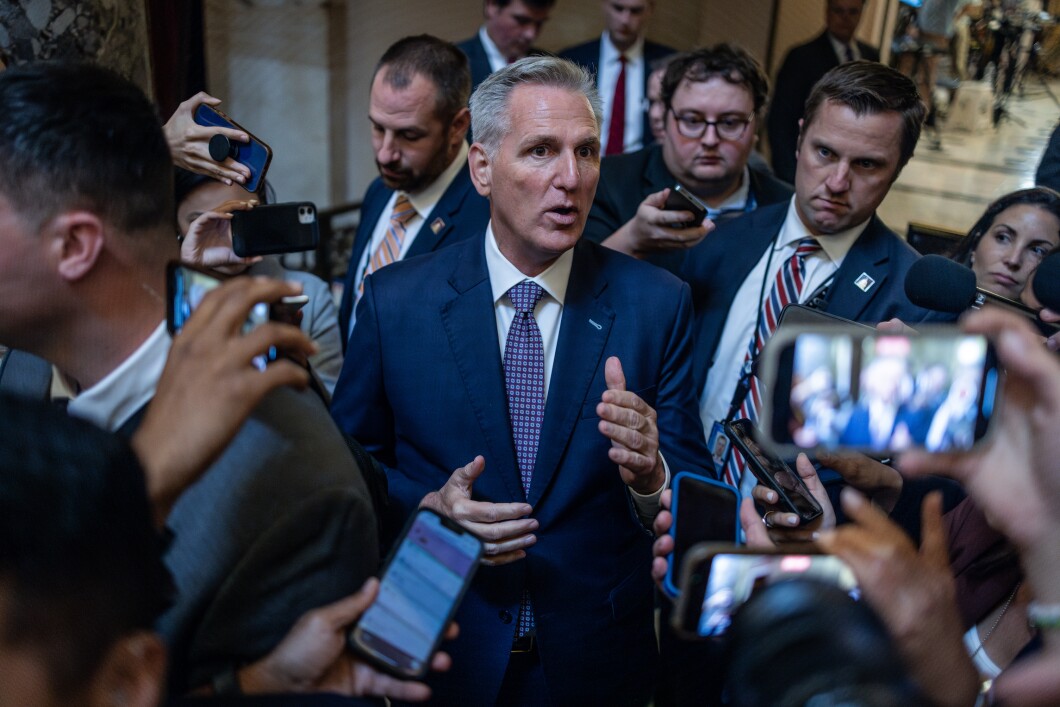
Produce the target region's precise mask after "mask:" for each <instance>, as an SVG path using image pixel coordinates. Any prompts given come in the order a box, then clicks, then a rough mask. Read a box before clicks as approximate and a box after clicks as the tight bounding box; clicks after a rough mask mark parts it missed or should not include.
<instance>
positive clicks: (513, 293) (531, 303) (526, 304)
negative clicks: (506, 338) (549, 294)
mask: <svg viewBox="0 0 1060 707" xmlns="http://www.w3.org/2000/svg"><path fill="white" fill-rule="evenodd" d="M543 294H545V290H544V289H543V288H542V287H541V285H539V284H537V283H536V282H534V281H533V280H523V281H522V282H520V283H519V284H518V285H516V286H515V287H513V288H512V289H510V290H508V297H509V298H510V299H511V300H512V305H513V306H514V307H515V311H516V312H518V313H519V314H522V315H523V316H527V315H531V314H533V313H534V307H536V306H537V301H538V300H539V299H541V295H543Z"/></svg>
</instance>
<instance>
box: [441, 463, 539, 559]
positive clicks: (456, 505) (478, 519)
mask: <svg viewBox="0 0 1060 707" xmlns="http://www.w3.org/2000/svg"><path fill="white" fill-rule="evenodd" d="M485 468H486V460H485V459H483V458H482V457H481V456H477V457H475V460H474V461H472V462H471V463H470V464H468V465H467V466H464V467H461V468H459V469H457V470H456V471H454V472H453V475H452V476H450V477H449V480H448V481H446V482H445V486H443V487H442V488H441V489H439V490H438V491H432V492H430V493H429V494H427V495H426V496H424V497H423V500H422V501H420V506H423V507H426V508H430V509H431V510H433V511H437V512H438V513H441V514H442V515H444V516H446V517H448V518H452V519H453V520H455V521H456V522H458V523H460V525H462V526H464V527H465V528H467V529H468V530H470V531H471V532H472V533H474V534H475V535H477V536H479V537H480V538H482V539H483V540H484V541H485V554H484V556H483V558H482V562H483V564H487V565H503V564H507V563H509V562H514V561H515V560H521V559H523V558H524V557H526V550H525V548H528V547H530V546H531V545H533V544H534V543H535V542H537V537H536V536H534V535H533V532H534V531H535V530H537V526H538V523H537V521H536V520H534V519H533V518H528V517H527V516H529V515H530V514H531V513H533V511H534V509H533V508H532V507H531V506H530V504H528V503H489V502H488V501H473V500H471V485H472V484H473V483H474V482H475V479H477V478H478V477H479V476H481V475H482V472H483V471H484V470H485Z"/></svg>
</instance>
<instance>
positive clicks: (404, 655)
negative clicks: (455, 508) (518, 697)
mask: <svg viewBox="0 0 1060 707" xmlns="http://www.w3.org/2000/svg"><path fill="white" fill-rule="evenodd" d="M481 556H482V541H481V540H479V539H478V538H477V537H476V536H475V535H473V534H472V533H471V531H469V530H467V529H466V528H464V527H462V526H461V525H460V524H459V523H457V522H456V521H453V520H450V519H449V518H446V517H444V516H442V515H439V514H438V513H435V512H434V511H432V510H429V509H427V508H421V509H419V510H418V511H416V513H415V514H414V515H413V516H412V518H411V519H410V520H409V522H408V524H406V526H405V531H404V533H403V534H402V537H401V539H400V540H399V541H398V542H397V544H396V545H395V547H394V550H393V551H392V552H391V554H390V558H389V559H388V560H387V563H386V568H385V569H384V570H383V575H382V577H381V578H380V584H379V595H378V596H377V597H376V599H375V602H374V603H373V604H372V605H371V606H369V607H368V610H367V611H365V612H364V614H363V615H362V616H361V618H360V620H358V622H357V623H356V625H354V627H353V628H352V629H350V632H349V635H348V641H349V645H350V647H351V648H352V649H353V650H354V651H356V652H357V653H358V654H359V655H361V656H363V657H365V658H366V659H368V660H369V661H371V662H372V663H373V664H375V665H376V666H378V667H379V668H381V669H383V670H385V671H386V672H389V673H390V674H392V675H395V676H397V677H399V678H402V679H419V678H422V677H423V676H424V675H426V674H427V671H428V669H429V668H430V664H431V656H433V655H434V653H435V651H437V650H438V645H439V644H440V643H441V640H442V636H443V635H444V634H445V628H446V626H448V625H449V622H450V621H452V620H453V616H454V615H455V614H456V610H457V608H458V607H459V606H460V600H461V599H463V597H464V594H465V593H466V592H467V589H468V587H470V586H471V580H472V578H474V576H475V570H476V569H477V568H478V564H479V559H480V558H481Z"/></svg>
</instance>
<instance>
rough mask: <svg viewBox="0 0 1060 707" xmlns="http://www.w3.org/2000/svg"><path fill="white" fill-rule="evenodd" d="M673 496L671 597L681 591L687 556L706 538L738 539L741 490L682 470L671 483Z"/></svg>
mask: <svg viewBox="0 0 1060 707" xmlns="http://www.w3.org/2000/svg"><path fill="white" fill-rule="evenodd" d="M671 486H672V489H673V497H672V499H673V500H672V502H671V506H670V509H671V513H672V514H673V524H672V525H671V526H670V535H671V536H672V537H673V547H674V549H673V552H672V553H671V554H670V557H669V558H668V563H667V571H666V576H665V578H664V579H663V589H665V590H666V592H667V593H668V594H669V595H670V596H677V595H678V594H679V593H680V589H679V587H678V583H677V582H678V578H679V577H680V576H681V574H680V573H681V566H682V563H683V562H684V560H685V555H686V553H687V552H688V550H690V549H691V548H692V546H693V545H696V544H697V543H701V542H704V541H711V542H736V541H737V539H738V537H739V530H740V519H739V507H740V493H739V491H737V490H736V489H734V488H733V487H731V486H729V485H728V484H723V483H721V482H720V481H714V480H713V479H708V478H706V477H703V476H700V475H698V474H693V473H691V472H688V471H682V472H680V473H679V474H677V476H675V477H674V479H673V482H672V484H671Z"/></svg>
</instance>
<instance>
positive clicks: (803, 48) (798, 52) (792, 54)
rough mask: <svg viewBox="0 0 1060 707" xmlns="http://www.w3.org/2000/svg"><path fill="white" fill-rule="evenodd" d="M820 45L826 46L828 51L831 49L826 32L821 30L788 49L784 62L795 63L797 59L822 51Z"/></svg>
mask: <svg viewBox="0 0 1060 707" xmlns="http://www.w3.org/2000/svg"><path fill="white" fill-rule="evenodd" d="M822 47H824V48H827V49H828V50H829V51H833V50H832V46H831V44H830V43H829V41H828V33H827V32H821V33H820V34H818V35H817V36H815V37H813V38H812V39H809V40H807V41H805V42H803V43H802V44H796V45H795V46H793V47H792V48H791V49H789V50H788V53H787V55H786V56H785V58H784V63H785V64H788V63H789V62H790V63H793V64H794V63H795V62H797V61H799V60H803V59H805V58H806V57H808V56H811V55H813V54H816V53H819V52H820V51H822Z"/></svg>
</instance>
